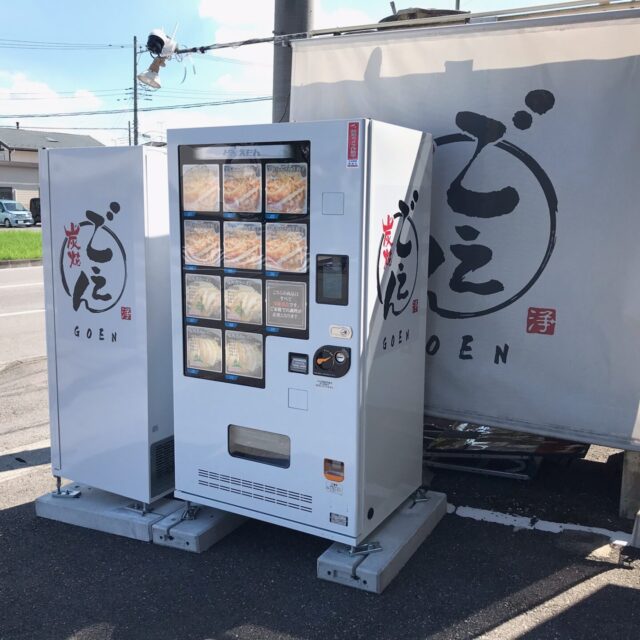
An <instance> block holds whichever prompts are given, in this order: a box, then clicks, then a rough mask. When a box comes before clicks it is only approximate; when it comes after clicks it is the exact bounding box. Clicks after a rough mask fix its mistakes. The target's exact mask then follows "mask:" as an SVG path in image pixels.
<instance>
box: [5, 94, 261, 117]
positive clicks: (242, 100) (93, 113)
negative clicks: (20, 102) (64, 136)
mask: <svg viewBox="0 0 640 640" xmlns="http://www.w3.org/2000/svg"><path fill="white" fill-rule="evenodd" d="M267 100H271V96H259V97H257V98H233V99H231V100H218V101H215V102H197V103H191V104H174V105H167V106H165V107H141V108H140V109H138V111H171V110H174V109H196V108H198V107H218V106H222V105H227V104H244V103H248V102H266V101H267ZM130 112H131V109H103V110H100V111H74V112H71V113H69V112H67V113H14V114H9V115H4V114H3V115H0V118H18V119H20V118H54V117H55V118H64V117H69V116H98V115H110V114H115V113H130Z"/></svg>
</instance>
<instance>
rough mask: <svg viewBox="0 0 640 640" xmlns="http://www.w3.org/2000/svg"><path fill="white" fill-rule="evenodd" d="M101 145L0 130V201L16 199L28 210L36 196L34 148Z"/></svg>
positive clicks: (89, 140)
mask: <svg viewBox="0 0 640 640" xmlns="http://www.w3.org/2000/svg"><path fill="white" fill-rule="evenodd" d="M102 146H103V145H102V143H100V142H98V141H97V140H95V139H94V138H92V137H91V136H81V135H75V134H71V133H57V132H53V131H29V130H28V129H19V128H15V129H14V128H8V127H6V128H4V127H0V200H1V199H7V200H17V201H18V202H20V203H22V204H23V205H24V206H25V207H26V208H27V209H28V208H29V201H30V200H31V198H36V197H38V196H39V195H40V190H39V187H38V149H53V148H56V147H61V148H62V147H102Z"/></svg>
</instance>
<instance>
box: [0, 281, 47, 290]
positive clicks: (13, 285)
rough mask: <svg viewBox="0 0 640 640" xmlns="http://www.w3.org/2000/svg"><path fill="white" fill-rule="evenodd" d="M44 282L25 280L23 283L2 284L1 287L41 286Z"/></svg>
mask: <svg viewBox="0 0 640 640" xmlns="http://www.w3.org/2000/svg"><path fill="white" fill-rule="evenodd" d="M43 285H44V282H24V283H23V284H0V289H19V288H20V287H41V286H43Z"/></svg>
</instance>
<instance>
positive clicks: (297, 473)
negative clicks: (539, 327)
mask: <svg viewBox="0 0 640 640" xmlns="http://www.w3.org/2000/svg"><path fill="white" fill-rule="evenodd" d="M168 144H169V167H170V169H169V175H170V177H169V180H170V185H169V191H170V213H171V244H172V250H171V287H172V298H173V345H174V349H173V358H174V380H173V381H174V407H175V439H176V441H175V446H176V494H175V495H176V496H177V497H180V498H183V499H185V500H189V501H192V502H195V503H199V504H203V505H209V506H212V507H216V508H218V509H222V510H226V511H230V512H235V513H238V514H242V515H246V516H249V517H252V518H258V519H261V520H265V521H268V522H272V523H276V524H280V525H283V526H286V527H291V528H294V529H297V530H300V531H304V532H308V533H312V534H314V535H317V536H321V537H324V538H328V539H331V540H335V541H339V542H344V543H347V544H351V545H355V544H357V543H359V542H360V541H362V540H363V539H364V538H365V537H366V536H367V535H368V534H369V533H370V532H371V531H372V530H374V529H375V528H376V527H377V526H378V525H379V524H380V523H381V522H382V521H383V520H385V518H387V516H389V515H390V514H391V513H392V512H393V511H394V510H395V509H396V508H397V507H398V506H399V505H400V504H401V503H402V502H403V501H404V500H405V499H406V498H407V497H408V496H409V495H410V494H411V493H412V492H414V491H415V490H416V489H417V488H418V487H420V485H421V478H422V414H423V393H424V376H425V371H424V351H425V338H426V336H425V334H426V313H427V254H428V246H429V213H430V199H431V193H430V180H431V155H432V140H431V136H430V135H428V134H424V133H422V132H418V131H414V130H409V129H405V128H402V127H397V126H392V125H389V124H385V123H382V122H375V121H372V120H367V119H360V120H349V121H343V120H341V121H328V122H309V123H284V124H273V125H272V124H269V125H256V126H242V127H221V128H200V129H185V130H175V131H170V132H169V135H168Z"/></svg>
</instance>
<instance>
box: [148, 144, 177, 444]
mask: <svg viewBox="0 0 640 640" xmlns="http://www.w3.org/2000/svg"><path fill="white" fill-rule="evenodd" d="M144 162H145V211H146V238H147V240H146V249H147V260H146V287H147V335H148V342H149V353H148V356H147V358H148V363H149V371H148V376H149V426H150V429H151V433H150V434H149V435H150V439H151V441H152V442H154V441H157V440H161V439H163V438H166V437H168V436H170V435H172V434H173V382H172V374H171V362H172V358H171V288H170V286H169V203H168V201H167V154H166V152H165V151H164V150H159V149H153V148H148V149H145V152H144Z"/></svg>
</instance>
